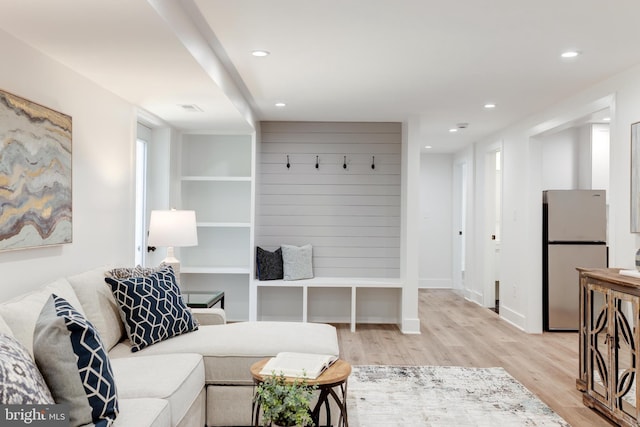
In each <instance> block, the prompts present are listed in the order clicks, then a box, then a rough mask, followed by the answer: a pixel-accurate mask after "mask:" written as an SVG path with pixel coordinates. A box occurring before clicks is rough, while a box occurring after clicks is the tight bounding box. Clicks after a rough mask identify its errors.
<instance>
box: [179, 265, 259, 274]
mask: <svg viewBox="0 0 640 427" xmlns="http://www.w3.org/2000/svg"><path fill="white" fill-rule="evenodd" d="M180 273H181V274H182V273H185V274H249V273H250V271H249V267H195V266H194V267H185V266H181V267H180Z"/></svg>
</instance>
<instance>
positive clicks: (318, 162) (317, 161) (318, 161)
mask: <svg viewBox="0 0 640 427" xmlns="http://www.w3.org/2000/svg"><path fill="white" fill-rule="evenodd" d="M319 167H320V160H318V156H316V169H318V168H319Z"/></svg>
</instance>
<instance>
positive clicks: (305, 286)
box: [253, 277, 402, 332]
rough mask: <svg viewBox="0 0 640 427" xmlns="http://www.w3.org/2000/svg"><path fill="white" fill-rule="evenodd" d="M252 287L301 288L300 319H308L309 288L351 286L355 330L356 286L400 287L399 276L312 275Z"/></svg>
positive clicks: (256, 282)
mask: <svg viewBox="0 0 640 427" xmlns="http://www.w3.org/2000/svg"><path fill="white" fill-rule="evenodd" d="M253 283H254V285H255V286H254V289H257V288H270V287H289V288H302V321H303V322H307V321H308V305H309V288H351V313H350V317H351V322H350V323H351V331H352V332H355V330H356V298H357V290H358V288H380V289H401V288H402V282H401V280H400V279H399V278H371V277H364V278H358V277H314V278H313V279H303V280H263V281H260V280H257V279H255V280H254V281H253Z"/></svg>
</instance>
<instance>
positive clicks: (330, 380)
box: [251, 357, 351, 427]
mask: <svg viewBox="0 0 640 427" xmlns="http://www.w3.org/2000/svg"><path fill="white" fill-rule="evenodd" d="M269 359H270V358H269V357H268V358H266V359H262V360H260V361H259V362H256V363H254V364H253V365H251V375H252V376H253V381H254V383H255V384H256V385H258V384H260V383H261V382H262V381H264V377H265V376H264V375H260V371H261V370H262V368H263V367H264V365H266V363H267V362H268V361H269ZM350 374H351V365H350V364H349V363H348V362H346V361H344V360H342V359H338V360H336V361H335V362H334V363H333V364H332V365H331V366H329V368H328V369H327V370H326V371H324V372H323V373H322V374H321V375H320V376H319V377H318V378H316V379H313V380H312V379H307V380H306V382H307V384H309V385H315V386H317V387H318V390H319V391H320V395H319V396H318V402H317V403H316V405H315V407H314V408H313V410H312V411H311V418H313V421H314V425H317V426H319V425H320V411H321V410H322V407H324V409H325V414H326V421H327V427H329V426H331V408H330V406H331V405H330V400H329V399H330V398H331V399H333V402H335V404H336V405H337V406H338V410H339V411H340V418H339V419H338V423H337V424H336V426H338V427H349V420H348V418H347V378H349V375H350ZM296 380H297V381H299V380H300V378H291V377H286V378H285V382H286V383H287V384H292V383H293V382H294V381H296ZM336 389H337V390H338V391H339V392H336ZM252 418H253V425H254V426H256V427H257V426H259V425H260V403H259V402H258V403H256V401H255V399H254V402H253V410H252Z"/></svg>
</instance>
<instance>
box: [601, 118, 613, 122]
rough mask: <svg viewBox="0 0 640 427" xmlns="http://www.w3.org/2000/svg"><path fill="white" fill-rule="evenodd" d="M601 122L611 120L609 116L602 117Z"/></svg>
mask: <svg viewBox="0 0 640 427" xmlns="http://www.w3.org/2000/svg"><path fill="white" fill-rule="evenodd" d="M602 121H603V122H610V121H611V117H604V118H603V119H602Z"/></svg>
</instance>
